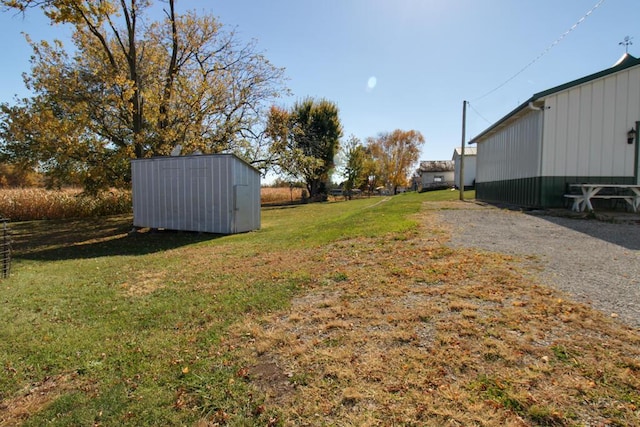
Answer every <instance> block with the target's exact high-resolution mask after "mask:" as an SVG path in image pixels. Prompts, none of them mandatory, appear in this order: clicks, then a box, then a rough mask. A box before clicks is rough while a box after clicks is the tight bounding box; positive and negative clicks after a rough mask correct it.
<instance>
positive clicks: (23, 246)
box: [0, 193, 449, 425]
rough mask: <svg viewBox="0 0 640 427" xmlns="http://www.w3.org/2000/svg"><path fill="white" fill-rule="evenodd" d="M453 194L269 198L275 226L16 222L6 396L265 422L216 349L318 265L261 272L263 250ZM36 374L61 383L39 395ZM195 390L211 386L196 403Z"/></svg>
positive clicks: (376, 228)
mask: <svg viewBox="0 0 640 427" xmlns="http://www.w3.org/2000/svg"><path fill="white" fill-rule="evenodd" d="M443 195H446V196H449V193H442V194H438V193H432V194H429V195H422V194H421V195H418V194H410V195H402V196H398V197H394V198H387V199H382V198H370V199H361V200H354V201H350V202H341V203H327V204H309V205H299V206H293V207H287V208H279V209H276V208H273V209H266V210H264V211H263V213H262V229H261V230H259V231H257V232H252V233H247V234H241V235H233V236H215V235H206V234H194V233H174V232H158V233H148V232H143V233H137V234H134V235H128V232H129V230H130V224H131V218H130V217H127V216H124V217H109V218H104V219H98V220H74V221H36V222H24V223H14V224H12V225H11V226H12V229H13V233H14V237H15V244H14V246H15V248H14V259H13V265H12V275H11V277H10V278H9V279H6V280H3V281H1V282H0V289H1V294H0V295H1V298H2V300H3V301H2V302H3V303H2V305H1V306H0V318H2V319H5V321H4V322H2V324H1V325H0V336H2V340H0V362H1V366H2V367H3V369H4V372H3V375H2V376H0V397H1V398H2V400H3V402H12V403H13V404H14V406H18V407H19V406H20V405H24V412H25V413H24V414H22V415H21V416H22V417H24V423H25V425H42V424H46V423H53V424H54V425H90V424H93V423H101V424H104V425H117V424H121V423H124V424H130V425H172V424H184V423H187V424H188V423H190V422H194V421H195V420H198V419H201V418H202V417H203V416H204V415H207V414H208V413H210V412H215V411H226V412H230V413H232V412H233V413H237V414H238V416H237V419H242V418H243V417H246V418H247V419H250V420H252V421H255V420H256V408H258V407H260V405H261V401H260V398H259V397H258V396H253V395H252V394H251V393H250V390H249V389H248V388H247V385H246V383H245V382H244V381H235V379H238V378H237V371H238V369H240V368H239V367H238V366H236V364H235V361H234V360H229V359H228V353H227V352H220V351H217V350H216V349H218V348H224V336H225V330H226V328H227V327H228V326H229V325H230V324H232V323H234V322H236V321H238V320H239V319H241V318H242V316H244V315H245V314H246V313H247V312H265V311H268V310H278V309H281V308H282V307H285V306H286V305H287V304H288V303H289V301H290V298H291V296H292V295H293V294H294V293H296V291H297V290H298V289H299V288H300V286H301V285H302V286H303V285H304V283H305V282H306V281H308V280H309V272H308V271H296V269H295V266H293V268H292V269H288V271H287V270H285V269H279V271H275V272H273V273H270V274H272V277H260V276H255V275H251V274H250V273H251V268H253V266H251V262H252V261H251V260H252V259H253V258H255V257H256V255H257V254H261V255H262V256H264V254H268V253H272V252H273V253H278V254H285V256H286V254H287V253H290V252H294V251H297V250H299V249H301V248H313V247H317V246H321V245H325V244H327V243H329V242H332V241H336V240H339V239H345V238H355V237H358V236H376V235H382V234H388V235H389V236H402V235H403V234H406V233H411V232H412V231H413V230H414V229H415V221H412V220H411V219H410V215H411V214H413V213H415V212H417V211H418V209H419V207H420V202H421V200H423V199H425V198H426V197H429V196H432V197H433V196H438V197H442V196H443ZM249 266H251V267H249ZM192 372H197V374H192ZM48 382H49V383H51V384H48ZM29 387H32V388H34V387H36V388H37V387H42V388H43V389H44V388H47V387H49V388H50V390H48V391H47V392H46V393H44V394H43V395H42V396H41V398H40V399H39V401H38V402H32V401H31V400H30V399H27V398H25V392H26V390H27V389H28V388H29ZM182 395H196V396H198V397H197V399H195V400H194V399H190V403H189V405H190V406H191V407H187V408H184V407H181V405H182V404H181V403H180V402H181V399H182V398H181V396H182ZM12 399H13V401H12ZM30 405H31V406H30ZM27 414H28V415H29V416H27ZM267 415H268V414H265V415H264V416H263V415H259V416H257V418H258V419H260V417H262V418H265V417H267ZM256 422H257V421H256Z"/></svg>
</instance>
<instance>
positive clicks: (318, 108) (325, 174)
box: [266, 98, 342, 200]
mask: <svg viewBox="0 0 640 427" xmlns="http://www.w3.org/2000/svg"><path fill="white" fill-rule="evenodd" d="M266 133H267V135H268V136H269V138H270V139H271V152H272V154H273V155H274V159H275V160H274V163H275V164H276V165H277V169H278V171H279V172H280V173H283V174H285V175H289V176H291V177H294V178H301V179H303V180H304V181H305V183H306V185H307V190H308V191H309V196H310V197H311V198H312V199H316V200H317V199H323V198H326V195H327V183H328V181H329V178H330V175H331V171H332V170H333V168H334V166H335V165H334V157H335V156H336V153H337V152H338V150H339V148H340V138H341V137H342V124H341V122H340V117H339V113H338V107H337V106H336V105H335V104H334V103H332V102H330V101H327V100H326V99H320V100H315V99H313V98H305V99H303V100H302V101H298V102H296V103H295V105H294V106H293V107H292V108H291V110H287V109H283V108H280V107H276V106H273V107H271V111H270V113H269V119H268V123H267V131H266Z"/></svg>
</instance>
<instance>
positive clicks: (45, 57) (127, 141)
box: [0, 0, 286, 187]
mask: <svg viewBox="0 0 640 427" xmlns="http://www.w3.org/2000/svg"><path fill="white" fill-rule="evenodd" d="M0 3H1V4H2V5H4V6H5V8H8V9H14V10H19V11H22V12H25V11H28V9H30V8H40V9H41V10H42V11H43V12H44V13H45V14H46V15H47V17H48V18H49V19H50V20H51V21H52V23H56V24H65V25H71V26H72V28H73V30H74V31H73V36H72V41H73V44H74V49H72V50H67V49H66V48H65V47H64V46H63V45H62V43H60V42H58V41H56V42H54V43H49V42H46V41H42V42H31V45H32V47H33V49H34V55H33V59H32V69H31V72H30V74H29V75H27V76H26V77H25V83H26V85H27V87H28V88H29V89H30V90H31V91H32V93H33V97H31V98H26V99H22V100H18V101H17V103H16V105H8V104H3V105H1V106H0V108H1V114H2V117H0V119H1V121H0V123H1V126H0V138H1V139H2V140H3V144H2V146H1V147H0V150H2V153H1V154H3V155H4V156H3V157H4V158H5V159H6V160H10V161H12V162H14V163H16V162H23V163H24V164H37V165H38V166H39V168H41V169H42V170H43V171H44V172H46V173H48V174H51V175H55V176H58V177H59V178H60V180H64V179H65V177H68V176H69V175H70V174H75V175H80V176H81V177H82V181H83V182H85V184H86V185H87V186H88V187H103V186H106V185H113V184H117V183H118V182H120V183H126V182H127V181H128V177H129V166H128V161H129V159H131V158H141V157H149V156H153V155H167V154H169V153H170V152H171V151H172V150H173V149H174V148H175V147H177V146H180V147H181V148H182V151H183V152H186V153H189V152H194V151H196V150H197V151H200V152H204V153H218V152H234V153H236V154H238V155H240V156H242V157H244V158H245V159H246V160H248V161H250V162H259V161H262V160H264V158H265V157H264V154H265V152H264V150H263V147H262V142H263V139H262V135H261V132H262V131H263V130H264V123H261V121H262V119H263V118H264V117H266V114H263V112H264V111H265V110H266V108H265V107H266V106H267V105H270V104H271V103H272V102H273V99H274V98H276V97H278V96H279V95H280V94H281V93H282V92H283V91H285V90H286V88H284V86H283V82H284V74H283V69H280V68H276V67H274V66H273V65H272V64H271V63H270V62H269V61H268V60H267V59H266V58H265V57H264V56H263V55H262V54H261V53H260V52H258V51H257V50H256V45H255V42H249V43H246V44H245V43H241V42H240V41H238V39H237V38H236V36H235V34H234V33H233V32H227V31H224V30H223V28H222V26H221V24H220V23H219V22H218V21H217V20H216V19H215V18H214V17H213V16H210V15H197V14H196V13H195V12H186V13H184V14H178V13H176V10H175V0H168V1H167V2H163V4H164V9H163V12H164V15H163V16H164V19H161V20H156V21H154V20H152V19H151V18H150V15H151V12H158V8H157V6H156V7H155V8H154V6H153V5H152V2H151V1H148V0H98V1H92V0H0ZM34 12H35V11H34ZM28 13H31V11H28ZM257 166H259V167H265V166H266V165H265V164H257Z"/></svg>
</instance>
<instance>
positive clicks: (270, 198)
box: [260, 187, 302, 205]
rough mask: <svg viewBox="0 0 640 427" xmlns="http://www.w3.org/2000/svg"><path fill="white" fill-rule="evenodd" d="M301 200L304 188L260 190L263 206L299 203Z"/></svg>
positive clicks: (268, 188) (265, 188)
mask: <svg viewBox="0 0 640 427" xmlns="http://www.w3.org/2000/svg"><path fill="white" fill-rule="evenodd" d="M301 198H302V188H289V187H275V188H274V187H263V188H261V189H260V202H261V203H262V204H263V205H271V204H280V203H291V202H297V201H300V199H301Z"/></svg>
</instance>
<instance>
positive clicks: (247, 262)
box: [0, 191, 640, 426]
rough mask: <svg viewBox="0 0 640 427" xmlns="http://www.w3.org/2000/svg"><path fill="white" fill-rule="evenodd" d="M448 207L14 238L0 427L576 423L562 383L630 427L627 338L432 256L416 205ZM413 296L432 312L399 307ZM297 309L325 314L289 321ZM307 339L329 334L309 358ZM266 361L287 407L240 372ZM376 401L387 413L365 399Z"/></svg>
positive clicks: (500, 260)
mask: <svg viewBox="0 0 640 427" xmlns="http://www.w3.org/2000/svg"><path fill="white" fill-rule="evenodd" d="M458 195H459V194H458V192H452V191H437V192H430V193H422V194H415V193H409V194H403V195H399V196H394V197H386V198H381V197H372V198H367V199H359V200H352V201H348V202H335V203H323V204H308V205H296V206H289V207H280V208H269V209H264V210H263V212H262V228H261V229H260V230H259V231H256V232H251V233H246V234H239V235H231V236H219V235H207V234H197V233H179V232H162V231H161V232H156V233H151V232H147V231H143V232H138V233H135V234H129V231H130V228H131V218H130V217H128V216H119V217H108V218H103V219H99V220H75V221H37V222H25V223H13V224H11V227H12V230H13V232H14V237H15V245H14V247H15V252H14V259H13V265H12V275H11V277H10V278H9V279H5V280H1V281H0V298H1V299H2V304H1V305H0V318H1V319H3V322H2V323H1V324H0V337H1V339H0V370H1V371H0V372H1V375H0V426H4V425H14V424H21V425H27V426H29V425H33V426H41V425H61V426H72V425H73V426H76V425H83V426H84V425H104V426H107V425H109V426H111V425H114V426H115V425H131V426H143V425H223V424H229V425H260V426H264V425H286V424H290V423H295V422H296V420H297V421H301V420H304V419H308V418H309V417H313V416H315V415H318V414H319V415H318V416H319V417H320V418H318V419H317V420H316V421H312V423H313V424H316V425H317V424H320V425H335V424H336V423H337V424H339V423H343V424H345V423H347V424H348V421H345V420H352V421H351V423H352V424H353V425H358V424H362V423H365V424H366V423H373V424H376V423H377V424H385V425H389V424H394V423H395V424H398V425H400V424H406V425H411V424H415V425H419V424H421V423H427V424H429V423H430V422H431V424H432V425H435V424H440V423H444V422H447V421H446V420H449V421H450V422H453V423H454V424H455V422H457V423H460V422H463V421H465V420H466V421H467V422H468V423H471V424H473V423H474V422H475V423H477V422H478V421H477V420H478V419H477V418H465V416H467V415H468V414H471V413H475V412H477V413H479V414H480V413H481V414H488V415H487V416H486V418H485V421H484V422H485V424H487V425H498V422H515V421H514V420H517V419H523V420H524V421H523V423H524V425H570V424H572V423H573V424H576V425H579V424H580V423H579V420H580V419H581V418H580V413H581V412H580V411H581V410H582V409H581V407H580V405H581V404H580V403H573V400H572V401H571V402H570V403H567V405H566V406H567V407H568V409H565V408H558V405H556V404H555V401H556V400H560V399H561V397H562V396H563V395H564V394H566V395H568V396H574V394H575V393H578V394H579V392H577V391H575V389H574V388H572V386H569V385H567V384H573V383H571V381H573V382H575V383H576V384H578V382H580V381H582V382H580V384H579V390H582V391H581V392H580V393H583V394H582V395H578V396H577V397H576V399H575V401H576V402H583V401H585V402H589V405H591V406H590V407H589V411H591V412H589V413H590V414H591V413H596V414H597V415H598V416H597V417H594V418H593V419H590V420H591V421H598V422H605V421H607V422H608V421H611V420H613V421H615V422H618V425H624V424H625V423H628V422H632V421H634V420H637V419H638V418H637V409H634V408H635V405H638V404H640V402H638V391H637V388H636V387H635V386H636V385H637V383H638V373H639V372H640V368H639V367H640V362H638V360H639V359H638V354H637V344H638V342H639V341H638V336H637V333H636V332H632V331H626V332H621V334H622V335H618V332H616V325H615V324H613V323H611V321H609V320H607V319H606V318H604V319H603V318H602V317H598V314H597V313H592V312H591V311H588V310H586V309H584V308H580V307H578V306H577V305H572V303H569V302H566V301H562V300H560V298H559V297H558V296H557V295H556V294H554V293H553V292H551V291H548V290H544V289H542V290H541V289H540V288H539V287H536V286H529V285H527V283H528V282H526V280H524V279H522V278H521V276H519V275H518V274H517V273H516V272H514V267H513V266H512V265H511V264H510V262H511V261H510V260H509V259H507V258H505V257H503V256H486V255H482V254H475V253H473V252H472V251H469V250H465V251H462V250H461V251H454V250H452V249H449V248H447V247H446V246H444V245H443V239H445V237H446V233H445V232H444V231H442V230H441V229H438V228H437V227H436V226H435V225H434V226H433V228H428V229H425V228H424V224H421V221H422V222H424V220H419V219H418V215H420V212H421V206H422V204H423V202H425V201H443V202H446V201H448V200H452V201H454V200H457V199H458ZM467 197H468V198H472V197H473V193H472V192H469V193H468V195H467ZM445 240H446V239H445ZM425 241H427V243H424V242H425ZM423 245H426V246H423ZM418 287H420V289H421V290H420V292H422V293H425V292H428V297H429V298H430V300H429V302H428V303H427V302H425V301H423V302H422V303H421V304H423V305H422V306H421V308H420V309H419V310H416V309H414V308H411V307H409V306H406V307H405V306H402V304H401V306H398V307H396V306H395V302H396V301H405V303H406V301H407V298H409V296H412V295H413V297H412V298H417V295H418V290H417V289H418ZM414 288H415V289H414ZM314 295H315V296H314ZM317 295H320V297H318V296H317ZM337 295H340V296H337ZM424 295H426V294H424ZM424 295H422V296H424ZM304 298H320V299H319V301H318V302H317V303H314V304H315V305H312V308H313V310H309V309H308V308H305V309H299V308H297V307H298V305H296V304H298V303H295V304H294V301H298V300H300V299H303V300H304ZM537 299H539V301H538V300H537ZM501 301H509V303H508V304H505V306H504V307H498V306H499V305H500V304H501ZM559 301H562V302H559ZM405 305H406V304H405ZM403 307H404V308H403ZM523 307H524V308H526V310H528V311H527V312H526V314H523V313H522V312H521V311H519V310H522V309H523ZM378 308H379V309H378ZM356 309H357V310H356ZM485 315H486V316H488V317H487V318H485V317H484V316H485ZM577 318H579V322H578V320H576V319H577ZM348 319H351V320H348ZM438 319H440V320H438ZM496 319H498V320H496ZM367 322H369V323H367ZM279 325H280V326H279ZM283 325H284V326H283ZM390 325H391V326H393V325H396V326H398V328H399V330H392V329H390V328H391V326H390ZM416 325H417V326H416ZM585 325H586V326H585ZM285 326H286V328H290V330H288V332H287V331H285V330H284V329H282V328H284V327H285ZM358 328H360V329H358ZM416 328H418V329H416ZM420 328H421V329H420ZM601 328H604V329H601ZM387 329H389V330H388V331H387ZM414 329H415V330H418V331H422V332H421V333H420V334H422V335H424V336H422V335H420V336H418V335H415V334H413V333H412V332H411V330H414ZM309 331H315V332H314V333H317V332H318V331H320V336H321V339H319V341H318V342H317V343H316V341H314V340H316V338H314V339H313V340H309V341H305V342H304V345H308V346H309V347H308V348H307V347H301V346H302V341H303V339H304V337H305V336H306V334H309V333H311V332H309ZM550 331H551V332H550ZM585 331H587V332H585ZM594 331H597V333H596V332H594ZM601 331H605V332H601ZM336 332H344V333H343V334H338V335H335V336H334V335H332V334H334V333H336ZM347 332H349V333H352V334H353V335H348V334H347ZM367 334H372V335H371V337H369V338H367ZM545 334H546V335H545ZM598 334H599V335H598ZM625 334H626V335H625ZM431 335H433V340H435V341H436V342H439V343H440V345H439V350H438V351H436V350H433V352H432V353H429V355H427V353H425V348H424V347H422V345H423V344H420V342H419V341H420V340H419V339H418V338H420V337H422V339H427V338H429V337H430V336H431ZM596 335H598V337H599V338H597V339H596V338H595V337H596ZM600 335H603V336H605V337H604V338H601V337H600ZM585 336H588V337H589V339H585ZM362 337H364V338H362ZM519 337H523V338H522V339H523V340H524V339H525V338H527V339H530V340H531V342H534V341H535V342H537V341H536V340H538V341H541V342H542V341H544V340H549V344H548V346H546V347H544V346H543V347H540V348H538V347H536V345H537V344H531V343H530V342H528V344H523V343H520V341H518V340H519V339H520V338H519ZM543 337H546V338H543ZM549 337H573V338H571V340H573V341H571V340H570V341H566V339H569V338H566V339H565V338H557V339H556V338H553V339H552V338H549ZM387 339H389V342H390V343H392V344H389V346H388V347H385V348H384V349H383V350H379V352H380V353H381V354H383V355H384V354H387V355H396V356H394V357H393V361H392V360H387V361H386V362H384V361H383V360H384V358H381V356H380V355H378V353H375V352H374V353H375V354H376V355H375V357H373V356H372V358H371V359H366V360H365V354H368V351H369V347H368V346H369V345H373V344H374V343H375V342H379V343H383V342H386V341H385V340H387ZM429 339H431V338H429ZM506 343H512V345H511V344H509V345H508V344H506ZM409 347H410V348H411V349H412V351H413V350H415V351H416V352H415V353H410V352H409V350H410V348H409ZM414 347H415V348H414ZM534 347H535V348H534ZM302 348H304V351H302V350H300V351H298V350H296V349H302ZM634 348H635V349H636V350H634ZM287 351H290V352H292V353H287ZM376 351H378V350H376ZM474 352H477V354H476V353H474ZM603 352H606V354H607V357H606V363H605V361H604V360H601V359H602V357H601V356H602V354H603ZM356 354H360V359H359V360H357V357H356V356H354V355H356ZM372 354H373V353H372ZM303 355H305V357H306V358H304V359H303V358H302V357H303ZM429 357H431V359H430V358H429ZM523 357H524V358H526V360H527V361H528V362H527V364H526V366H525V365H522V366H521V365H520V364H519V363H520V362H519V361H520V359H521V358H523ZM598 357H600V359H597V358H598ZM354 358H355V359H354ZM265 360H266V361H267V362H269V363H268V366H272V365H273V366H276V365H277V366H282V369H284V370H285V372H284V373H283V374H282V378H284V381H285V382H287V383H288V384H289V385H290V386H291V387H293V389H291V390H289V392H287V393H284V392H282V391H280V394H282V396H280V398H282V399H285V398H286V399H289V400H282V402H285V401H286V402H289V403H291V405H288V404H287V405H285V404H282V405H278V402H280V401H279V400H277V399H275V398H274V397H273V392H267V391H265V390H266V388H265V387H274V386H277V384H275V383H271V384H268V383H265V384H261V383H260V381H259V377H257V376H256V374H255V372H254V371H252V366H255V365H257V364H259V363H262V364H263V365H264V364H265ZM330 360H333V361H334V362H335V363H334V364H332V363H331V362H330ZM540 360H543V361H544V363H543V362H539V363H538V362H537V361H540ZM595 360H600V362H598V364H596V362H594V361H595ZM547 361H548V362H547ZM358 363H359V364H361V365H358ZM529 363H531V364H530V365H529ZM350 364H355V366H356V367H357V366H361V368H358V369H361V370H359V371H357V370H356V371H357V374H354V373H353V372H356V371H353V372H352V371H348V370H347V369H346V367H347V366H348V365H350ZM600 364H601V365H600ZM285 365H286V366H289V365H290V366H291V369H293V367H294V366H297V367H298V369H297V370H295V372H293V371H292V372H290V373H287V372H286V369H285V367H284V366H285ZM534 365H535V367H534ZM469 366H474V367H475V368H474V369H475V370H478V372H479V373H478V372H476V371H474V370H473V369H470V368H469ZM287 369H288V368H287ZM354 369H355V368H354ZM424 369H427V371H424ZM425 372H426V373H425ZM436 374H437V376H438V378H439V379H437V378H435V377H431V375H436ZM278 378H280V377H278ZM456 378H457V379H456ZM545 378H546V379H548V381H549V384H546V383H545V381H546V380H545ZM554 378H555V379H554ZM585 378H586V379H585ZM444 379H448V381H450V383H449V384H447V386H448V388H446V389H445V388H441V387H444V386H445V384H444V383H442V381H444ZM552 380H553V382H554V383H555V385H551V384H552ZM361 381H364V383H362V382H361ZM367 381H369V382H367ZM370 381H374V382H370ZM441 383H442V384H441ZM525 383H526V384H525ZM592 383H593V384H592ZM375 387H380V390H379V393H378V394H379V395H380V396H383V397H384V399H382V401H381V402H380V401H377V400H372V399H374V398H373V397H366V396H365V395H366V393H367V390H372V389H375ZM576 387H578V386H576ZM412 390H413V391H415V394H414V393H412ZM428 390H432V391H431V392H429V391H428ZM549 390H552V391H553V392H550V391H549ZM331 393H339V394H340V396H339V397H336V398H335V400H334V401H331V399H330V398H329V397H328V396H329V395H330V394H331ZM424 393H432V395H430V397H429V399H431V398H432V397H433V396H438V398H437V399H436V400H433V401H429V400H428V399H427V397H426V396H427V395H426V394H424ZM527 393H529V394H527ZM292 395H293V396H294V397H291V396H292ZM530 395H531V396H534V397H530ZM416 396H418V397H416ZM420 396H422V397H420ZM456 396H457V397H456ZM527 396H529V397H527ZM296 399H298V400H297V401H299V402H302V403H301V404H300V406H297V405H296V404H295V403H296ZM421 399H422V400H421ZM424 399H427V400H424ZM425 402H431V403H430V404H429V405H427V403H425ZM367 405H369V406H367ZM375 405H378V406H375ZM571 405H574V406H571ZM598 405H600V407H598ZM374 406H375V407H376V408H377V409H375V410H366V408H367V407H370V408H371V407H374ZM289 407H290V408H292V409H289ZM304 408H307V409H304ZM362 408H365V409H362ZM452 408H460V409H458V410H457V411H459V412H455V411H454V409H452ZM598 408H600V409H598ZM305 410H309V411H313V412H312V413H310V414H307V413H305V412H304V411H305ZM359 410H362V412H358V411H359ZM429 411H431V412H429ZM634 411H635V412H634ZM465 413H466V414H467V415H464V414H465ZM634 413H635V414H636V417H635V418H633V414H634ZM314 414H315V415H314ZM400 414H404V415H403V416H405V417H406V418H407V419H408V420H409V421H406V420H405V421H402V420H403V419H404V418H401V417H400ZM350 417H352V418H350ZM598 417H600V418H598ZM420 420H422V421H420ZM474 420H475V421H474ZM496 420H498V421H496ZM505 420H506V421H505ZM613 421H612V423H613V424H615V422H613ZM434 423H435V424H434ZM463 423H464V422H463Z"/></svg>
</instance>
